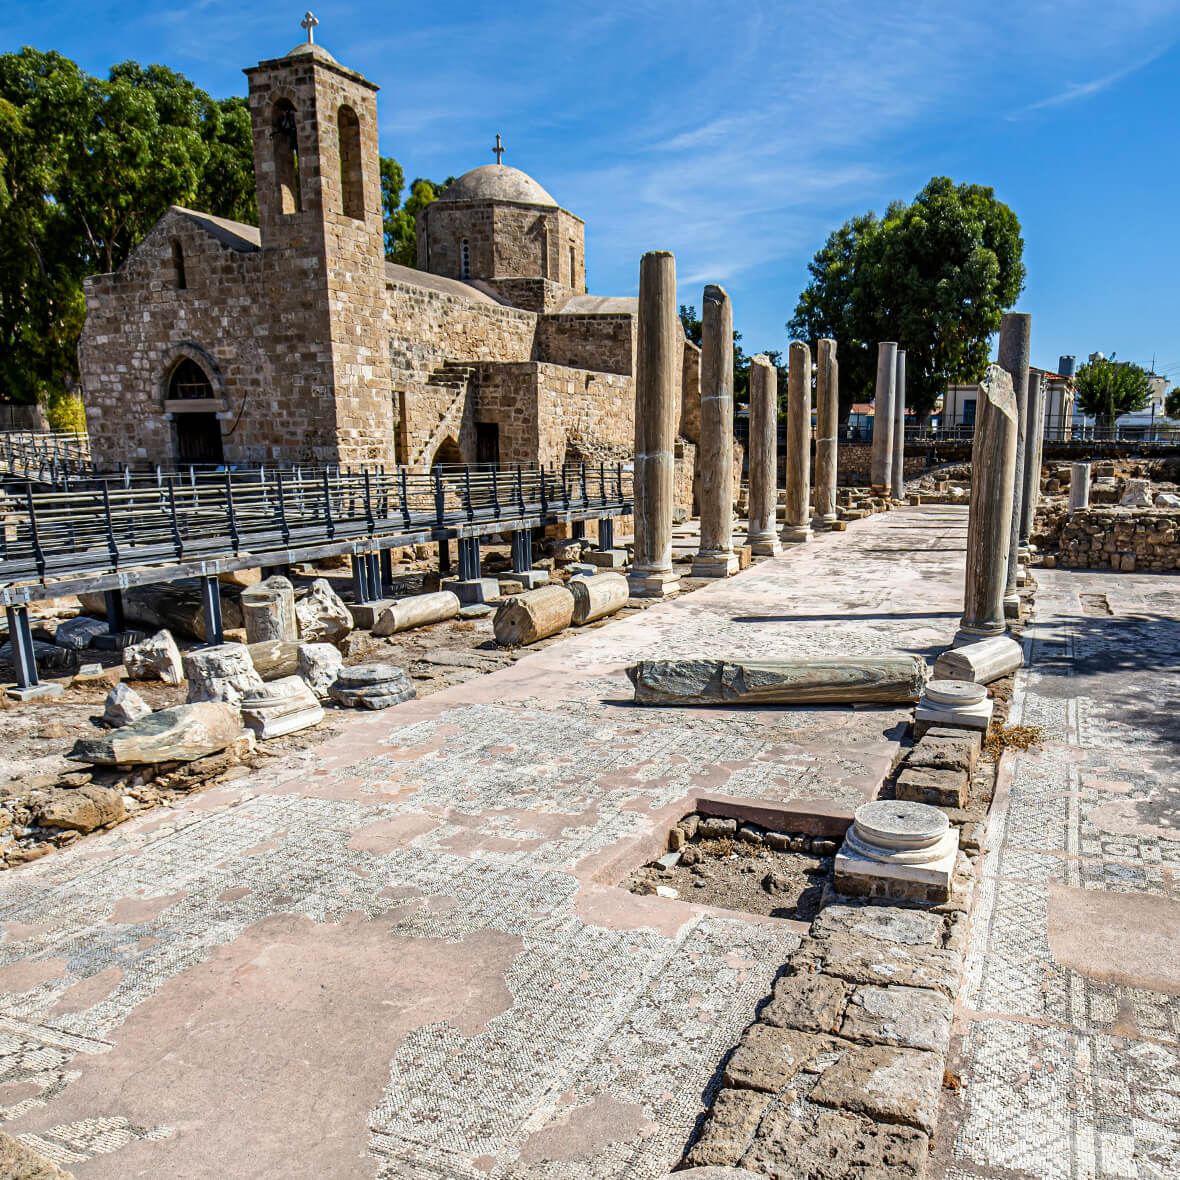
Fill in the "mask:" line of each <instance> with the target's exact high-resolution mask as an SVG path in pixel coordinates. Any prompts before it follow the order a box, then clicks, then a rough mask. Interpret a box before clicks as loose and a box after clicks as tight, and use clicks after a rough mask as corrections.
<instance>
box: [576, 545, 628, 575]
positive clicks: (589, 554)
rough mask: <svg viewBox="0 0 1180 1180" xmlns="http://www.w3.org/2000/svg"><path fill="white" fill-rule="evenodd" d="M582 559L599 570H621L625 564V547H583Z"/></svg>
mask: <svg viewBox="0 0 1180 1180" xmlns="http://www.w3.org/2000/svg"><path fill="white" fill-rule="evenodd" d="M582 560H583V561H585V562H589V563H590V565H596V566H597V567H598V568H599V569H600V570H621V569H622V568H623V566H625V565H626V564H627V550H626V549H583V550H582Z"/></svg>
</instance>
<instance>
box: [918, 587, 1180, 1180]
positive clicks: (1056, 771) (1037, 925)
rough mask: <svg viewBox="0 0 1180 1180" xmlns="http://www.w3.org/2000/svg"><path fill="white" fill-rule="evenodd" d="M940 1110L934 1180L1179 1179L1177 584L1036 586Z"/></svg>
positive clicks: (1179, 727)
mask: <svg viewBox="0 0 1180 1180" xmlns="http://www.w3.org/2000/svg"><path fill="white" fill-rule="evenodd" d="M1036 576H1037V581H1038V583H1039V587H1040V588H1039V591H1038V594H1037V603H1036V612H1035V616H1034V623H1033V625H1032V626H1030V627H1029V629H1028V631H1027V636H1028V638H1029V640H1030V643H1029V647H1030V652H1031V661H1030V664H1029V667H1027V668H1026V669H1025V670H1024V671H1022V672H1021V673H1020V674H1019V675H1018V677H1017V690H1016V694H1015V696H1014V700H1013V709H1012V714H1011V718H1010V720H1011V722H1012V723H1015V724H1023V725H1032V726H1039V727H1040V728H1041V729H1042V731H1043V734H1044V744H1043V746H1042V747H1041V748H1039V749H1036V750H1032V751H1030V752H1028V753H1023V754H1020V755H1019V756H1018V757H1016V758H1014V759H1013V762H1012V766H1011V773H1008V774H1005V775H1003V776H1002V778H1001V782H1000V784H999V789H998V790H997V794H996V799H995V802H994V804H993V808H992V813H991V818H990V821H989V825H988V830H987V839H986V843H985V855H984V857H983V859H982V860H981V862H980V865H979V866H978V868H979V869H980V893H979V898H978V901H977V905H976V908H975V912H974V914H973V918H972V922H973V928H972V935H971V949H970V954H969V958H968V978H967V984H966V987H965V988H964V990H963V992H962V993H961V995H960V1004H959V1010H958V1017H957V1021H956V1024H957V1029H958V1032H959V1034H960V1036H961V1042H960V1049H959V1054H958V1063H957V1064H956V1063H955V1058H954V1054H952V1064H951V1068H952V1070H955V1071H957V1072H958V1073H959V1075H960V1077H961V1079H962V1083H963V1085H962V1089H961V1090H960V1091H959V1092H958V1094H957V1095H956V1096H954V1097H952V1098H950V1099H949V1100H948V1101H947V1103H946V1104H945V1106H944V1111H943V1118H942V1123H941V1126H940V1136H939V1138H940V1141H941V1142H942V1143H944V1144H949V1145H951V1150H950V1151H949V1153H948V1155H949V1158H945V1159H944V1161H943V1163H944V1165H945V1172H942V1174H944V1175H945V1176H946V1177H947V1178H948V1180H968V1178H971V1180H976V1178H979V1180H983V1178H985V1177H986V1178H988V1180H999V1178H1002V1180H1100V1178H1101V1180H1105V1178H1110V1180H1115V1178H1117V1180H1169V1178H1175V1177H1177V1176H1180V760H1178V757H1177V754H1178V749H1177V747H1178V743H1180V576H1176V575H1169V574H1140V575H1135V574H1113V573H1088V572H1081V571H1049V570H1038V571H1037V575H1036Z"/></svg>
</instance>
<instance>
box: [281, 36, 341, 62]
mask: <svg viewBox="0 0 1180 1180" xmlns="http://www.w3.org/2000/svg"><path fill="white" fill-rule="evenodd" d="M287 56H288V57H311V58H314V59H315V60H316V61H322V62H324V63H325V64H326V65H330V66H338V65H339V64H340V63H339V62H338V61H337V60H336V59H335V58H334V57H333V56H332V55H331V54H330V53H329V52H328V51H327V50H326V49H325V48H324V47H323V46H322V45H317V44H316V43H315V42H314V41H300V42H299V44H298V45H296V46H295V48H294V49H292V50H291V52H290V53H288V54H287Z"/></svg>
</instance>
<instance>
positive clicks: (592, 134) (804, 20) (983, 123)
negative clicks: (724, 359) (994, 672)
mask: <svg viewBox="0 0 1180 1180" xmlns="http://www.w3.org/2000/svg"><path fill="white" fill-rule="evenodd" d="M314 7H315V12H316V15H317V16H318V17H319V19H320V22H321V23H320V27H319V29H318V31H317V39H318V40H319V41H321V42H322V43H323V44H324V45H325V46H326V47H327V48H328V49H330V50H331V51H332V52H333V53H334V54H335V55H336V57H337V58H338V59H339V60H340V61H341V62H342V63H344V64H345V65H348V66H351V67H353V68H355V69H357V70H360V71H361V72H362V73H364V74H365V75H367V76H368V77H369V78H371V79H372V80H373V81H375V82H377V83H378V84H379V85H380V86H381V93H380V94H379V95H378V103H379V109H380V118H381V147H382V151H383V152H384V153H386V154H391V155H394V156H396V157H397V158H398V159H399V160H400V161H401V162H402V164H403V166H404V167H405V170H406V173H407V176H409V177H413V176H416V175H424V176H429V177H435V178H441V177H445V176H447V175H449V174H458V173H461V172H463V171H466V170H467V169H468V168H471V167H474V166H475V165H476V164H481V163H486V162H490V161H491V159H492V158H493V157H492V156H491V154H490V150H489V149H490V147H491V144H492V143H493V141H494V139H495V135H496V132H500V133H501V134H502V135H503V136H504V142H505V144H506V145H507V148H508V152H507V154H506V156H505V163H510V164H514V165H515V166H516V167H518V168H523V169H524V170H525V171H527V172H529V173H531V174H532V175H533V176H535V177H536V178H537V180H539V181H540V182H541V184H543V185H544V186H545V187H546V188H547V189H548V190H549V191H550V192H551V193H552V194H553V195H554V197H555V198H556V199H557V200H558V201H559V202H560V203H561V204H563V205H564V206H566V207H567V208H569V209H571V210H572V211H573V212H575V213H577V214H578V215H579V216H581V217H584V218H585V219H586V223H587V234H586V236H587V263H588V278H589V283H590V288H591V290H592V291H594V292H596V293H600V294H628V293H633V292H634V290H635V287H636V284H637V277H638V261H639V255H640V254H641V253H642V252H643V251H645V250H651V249H670V250H673V251H675V253H676V256H677V264H678V276H679V282H680V298H681V300H682V301H683V302H687V303H696V304H697V305H698V306H699V304H700V296H701V287H702V286H703V284H704V283H706V282H720V283H723V284H724V285H725V286H726V287H727V289H728V290H729V292H730V294H731V296H732V297H733V300H734V313H735V322H736V326H737V327H738V328H739V329H740V330H741V331H742V332H743V333H744V344H745V345H746V348H747V350H748V351H750V352H754V351H757V350H760V349H765V348H784V347H785V345H786V342H787V336H786V332H785V329H784V326H783V325H784V323H785V321H786V320H787V319H788V318H789V317H790V314H791V312H792V310H793V308H794V305H795V300H796V298H797V296H798V293H799V291H800V290H801V288H802V287H803V285H804V284H805V282H806V278H807V276H806V265H807V262H808V260H809V259H810V257H811V256H812V254H813V253H814V252H815V250H816V249H817V248H818V247H819V246H820V245H821V244H822V242H823V240H824V237H825V236H826V235H827V233H828V232H829V231H830V230H831V229H833V228H834V227H836V226H838V225H839V224H841V223H842V222H843V221H844V220H845V219H846V218H847V217H849V216H851V215H853V214H855V213H859V212H862V211H863V210H865V209H870V208H871V209H876V210H877V211H878V212H880V211H882V210H883V209H884V208H885V206H886V205H887V203H888V202H889V201H890V200H891V199H893V198H898V197H900V198H905V199H909V198H911V197H912V196H913V195H914V194H915V193H916V192H917V191H918V190H919V189H920V188H921V187H922V185H923V184H924V183H925V182H926V180H928V179H929V178H930V177H931V176H933V175H942V174H945V175H949V176H951V177H953V178H954V179H955V180H957V181H972V182H976V183H980V184H989V185H992V186H993V187H994V188H995V190H996V193H997V195H998V196H999V197H1000V199H1001V200H1003V201H1006V202H1007V203H1008V204H1009V205H1011V207H1012V208H1013V209H1014V210H1015V211H1016V214H1017V216H1018V217H1019V218H1020V221H1021V224H1022V225H1023V228H1024V238H1025V262H1026V265H1027V267H1028V272H1029V273H1028V280H1027V285H1026V289H1025V292H1024V294H1023V295H1022V297H1021V299H1020V302H1019V304H1018V308H1019V310H1021V311H1027V312H1030V313H1031V314H1032V317H1033V360H1034V363H1037V364H1041V365H1043V366H1045V367H1053V366H1054V365H1055V364H1056V361H1057V357H1058V356H1059V355H1060V354H1062V353H1073V354H1076V355H1078V356H1079V357H1084V356H1085V355H1086V354H1088V353H1089V352H1091V351H1093V350H1095V349H1101V350H1102V351H1104V352H1106V353H1108V354H1109V353H1112V352H1114V353H1117V354H1118V355H1119V357H1121V358H1123V359H1128V360H1136V361H1139V362H1140V363H1142V364H1144V365H1147V364H1150V363H1151V362H1152V358H1153V356H1154V358H1155V363H1156V368H1157V370H1159V371H1165V372H1166V373H1168V375H1170V376H1171V377H1172V378H1173V379H1174V380H1175V379H1180V229H1178V218H1177V207H1178V205H1180V0H1158V2H1153V0H1120V2H1119V3H1117V4H1111V3H1110V2H1109V0H1052V2H1049V0H991V2H990V3H987V4H982V3H977V2H976V0H970V2H968V0H951V3H947V2H946V0H941V2H938V3H934V2H920V3H910V2H906V0H897V2H895V3H893V4H887V5H886V4H880V3H876V2H870V0H828V2H827V3H825V4H823V5H817V4H812V3H807V4H803V3H796V2H794V0H789V2H786V3H747V4H738V3H725V2H724V0H675V2H670V0H628V2H627V3H621V2H617V0H598V2H597V3H595V4H593V5H585V6H583V5H574V4H570V3H568V2H566V3H561V4H557V3H548V2H547V0H539V2H538V0H533V2H531V3H529V4H527V5H523V4H519V3H517V4H512V3H504V2H503V0H500V2H488V3H475V2H471V0H466V2H465V0H434V2H433V3H430V4H419V5H408V4H396V5H395V4H373V3H358V2H352V3H349V2H346V0H327V2H322V3H319V4H316V5H315V6H314ZM302 15H303V5H302V4H300V3H298V0H297V2H296V3H295V4H279V3H276V2H275V0H253V2H252V3H250V4H243V3H241V2H240V0H238V2H236V3H230V2H227V0H190V2H187V3H186V2H184V0H177V2H176V3H163V4H154V5H147V6H144V5H135V4H125V3H110V2H103V0H97V2H96V0H87V2H86V3H83V2H81V0H58V2H57V3H55V4H52V5H49V4H44V3H28V2H24V0H17V2H15V3H12V2H10V3H9V4H8V5H6V6H4V8H2V9H0V46H2V47H3V48H4V49H14V48H17V47H19V46H21V45H24V44H32V45H35V46H37V47H38V48H42V49H51V48H52V49H57V50H60V51H61V52H63V53H65V54H67V55H69V56H70V57H73V58H74V59H75V60H77V61H79V62H80V63H81V64H82V65H83V66H84V67H85V68H86V69H88V70H90V71H92V72H95V73H99V72H104V71H105V70H106V68H107V67H108V66H109V65H111V64H112V63H113V62H115V61H119V60H122V59H124V58H128V57H132V58H136V59H138V60H139V61H141V62H144V63H147V62H156V61H158V62H162V63H164V64H166V65H169V66H171V67H172V68H174V69H177V70H180V71H182V72H183V73H185V74H187V75H188V76H189V77H191V78H192V79H193V80H194V81H195V82H197V83H198V84H199V85H200V86H202V87H204V88H205V89H207V90H209V91H210V92H211V93H213V94H215V95H218V96H221V95H226V94H231V93H233V94H244V93H245V78H244V77H243V76H242V73H241V69H242V67H244V66H247V65H251V64H253V63H254V62H256V61H258V60H260V59H264V58H268V57H277V56H281V55H282V54H283V53H285V52H286V51H287V50H288V49H290V48H291V47H292V46H293V45H294V44H295V43H296V42H297V41H299V40H301V39H302V38H303V33H302V31H301V30H300V28H299V21H300V18H301V17H302Z"/></svg>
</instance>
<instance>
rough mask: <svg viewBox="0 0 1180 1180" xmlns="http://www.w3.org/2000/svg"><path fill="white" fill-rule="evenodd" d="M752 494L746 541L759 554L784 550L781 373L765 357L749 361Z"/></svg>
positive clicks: (771, 553) (773, 554) (772, 553)
mask: <svg viewBox="0 0 1180 1180" xmlns="http://www.w3.org/2000/svg"><path fill="white" fill-rule="evenodd" d="M749 468H750V495H749V508H748V517H747V524H746V532H747V536H746V542H747V544H748V545H749V546H750V551H751V552H752V553H754V554H756V555H757V556H759V557H774V556H775V555H776V554H778V553H781V552H782V548H781V546H780V545H779V543H778V531H777V529H776V528H775V525H776V523H777V522H776V520H775V511H776V509H777V508H778V374H777V373H776V372H775V369H774V366H773V365H772V364H771V363H770V361H768V360H767V359H766V357H764V356H756V357H754V358H752V359H751V361H750V461H749Z"/></svg>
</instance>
